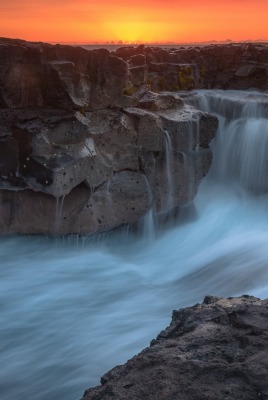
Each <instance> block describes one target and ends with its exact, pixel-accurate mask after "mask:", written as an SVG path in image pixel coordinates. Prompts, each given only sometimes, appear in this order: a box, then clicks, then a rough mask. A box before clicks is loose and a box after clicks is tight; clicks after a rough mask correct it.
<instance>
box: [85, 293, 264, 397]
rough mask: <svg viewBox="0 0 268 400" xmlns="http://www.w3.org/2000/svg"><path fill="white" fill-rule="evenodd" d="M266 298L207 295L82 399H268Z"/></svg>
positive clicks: (178, 313) (175, 314)
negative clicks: (200, 302) (201, 301)
mask: <svg viewBox="0 0 268 400" xmlns="http://www.w3.org/2000/svg"><path fill="white" fill-rule="evenodd" d="M267 348H268V300H260V299H257V298H255V297H251V296H242V297H238V298H227V299H223V298H217V297H212V296H207V297H205V299H204V302H203V303H202V304H196V305H194V306H193V307H187V308H184V309H180V310H178V311H174V312H173V315H172V321H171V324H170V326H169V327H167V328H166V329H165V330H164V331H162V332H161V333H160V334H159V335H158V336H157V338H156V339H154V340H152V342H151V344H150V347H148V348H146V349H144V350H143V351H142V352H141V353H140V354H138V355H137V356H135V357H133V358H132V359H131V360H129V361H128V362H127V363H126V364H124V365H122V366H117V367H115V368H114V369H112V370H111V371H109V372H108V373H106V374H105V375H104V376H103V377H102V378H101V384H102V386H98V387H96V388H94V389H89V390H87V391H86V392H85V394H84V397H83V400H100V399H101V400H111V399H116V400H140V399H146V400H149V399H157V400H166V399H170V400H188V399H189V400H192V399H195V400H204V399H206V400H238V399H239V400H256V399H262V400H265V399H268V380H267V376H268V352H267Z"/></svg>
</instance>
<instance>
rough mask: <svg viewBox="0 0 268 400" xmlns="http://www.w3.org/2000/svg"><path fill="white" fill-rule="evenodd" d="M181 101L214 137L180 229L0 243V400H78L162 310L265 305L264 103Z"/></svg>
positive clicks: (166, 315) (158, 321)
mask: <svg viewBox="0 0 268 400" xmlns="http://www.w3.org/2000/svg"><path fill="white" fill-rule="evenodd" d="M191 98H192V100H191V101H193V102H194V103H195V105H196V106H198V107H199V108H200V109H202V110H207V111H210V112H214V113H217V114H218V115H219V118H220V128H219V131H218V136H217V138H216V140H215V141H214V143H213V144H212V147H213V152H214V161H213V165H212V168H211V171H210V173H209V175H208V176H207V177H206V178H205V179H204V180H203V182H202V184H201V186H200V189H199V192H198V195H197V196H196V199H195V206H196V215H195V217H194V218H192V219H191V221H190V222H188V223H182V224H179V225H177V226H176V227H173V228H172V229H169V230H167V231H161V234H158V235H157V236H156V238H155V239H154V240H151V241H149V242H148V241H146V240H144V237H143V236H142V235H140V236H139V235H137V234H136V233H135V234H134V233H131V232H130V233H129V235H128V238H126V237H125V236H124V235H122V233H121V232H120V231H116V232H114V233H106V234H105V235H102V236H98V237H93V238H83V240H82V239H79V238H77V237H68V238H65V240H64V241H60V240H59V239H58V240H52V239H48V238H37V237H35V238H32V237H31V238H29V237H11V238H2V239H1V241H0V254H1V269H0V275H1V287H0V305H1V326H0V348H1V355H0V357H1V362H2V368H1V369H0V392H1V400H11V399H14V398H20V397H24V398H28V399H34V400H45V399H46V400H47V399H54V398H55V399H56V398H57V399H58V400H63V399H64V400H75V399H78V398H81V397H82V394H83V391H84V390H85V389H86V388H87V387H89V386H92V385H96V384H98V383H99V378H100V376H101V375H102V374H103V373H104V372H106V371H107V370H108V369H110V368H112V367H113V366H115V365H116V364H119V363H123V362H125V361H126V360H127V359H128V358H130V357H131V356H133V355H134V354H135V353H137V352H138V351H140V350H141V349H142V348H144V347H145V346H147V345H148V343H149V341H150V340H151V339H152V338H153V337H154V336H155V335H156V334H157V333H159V331H160V330H161V329H163V328H164V327H165V326H166V325H167V324H168V323H169V321H170V316H171V312H172V310H173V309H174V308H180V307H184V306H187V305H192V304H194V303H196V302H198V301H199V302H200V301H202V298H203V297H204V296H205V295H206V294H213V295H216V296H234V295H240V294H243V293H248V294H253V295H256V296H260V297H267V296H268V267H267V265H268V248H267V243H268V217H267V216H268V195H267V191H268V190H267V187H266V184H267V182H268V179H267V177H266V174H267V152H266V148H267V137H268V132H267V125H268V116H267V104H268V96H267V94H260V93H254V92H250V93H246V92H221V91H204V92H197V93H196V94H193V95H192V96H191ZM186 101H187V100H186ZM189 101H190V100H189ZM174 184H175V183H174ZM108 194H109V190H108ZM150 229H151V228H150ZM14 249H16V251H15V250H14Z"/></svg>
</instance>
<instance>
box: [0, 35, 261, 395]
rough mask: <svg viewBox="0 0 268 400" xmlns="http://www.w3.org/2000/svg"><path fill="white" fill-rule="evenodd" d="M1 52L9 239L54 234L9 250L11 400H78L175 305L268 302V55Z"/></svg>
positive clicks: (5, 255) (4, 219) (3, 333)
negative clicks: (213, 300)
mask: <svg viewBox="0 0 268 400" xmlns="http://www.w3.org/2000/svg"><path fill="white" fill-rule="evenodd" d="M1 43H2V46H3V47H1V51H2V52H3V53H2V54H4V55H3V57H1V60H2V61H1V63H2V64H1V68H2V71H4V72H2V73H1V74H0V77H1V86H0V88H1V93H0V103H1V150H0V151H1V192H0V199H1V206H0V221H1V233H2V234H5V235H7V234H8V235H10V234H14V233H24V234H25V233H27V234H33V233H35V234H36V233H38V234H40V233H42V234H44V235H49V236H43V237H40V236H32V235H31V236H16V235H11V236H8V235H7V236H2V238H1V241H0V249H1V260H2V261H1V265H2V268H1V282H2V284H1V285H2V289H1V293H0V301H1V304H2V305H3V311H2V328H1V329H0V343H1V345H2V346H3V347H2V349H1V360H2V362H3V364H4V365H5V368H4V369H2V370H1V373H0V374H1V377H0V381H1V396H2V397H1V398H2V399H3V400H11V398H14V397H19V396H24V397H28V398H34V399H37V400H43V399H45V398H46V399H47V398H58V399H62V400H63V399H65V400H71V399H72V400H73V399H78V398H81V397H82V394H83V391H84V390H85V388H86V387H88V386H95V385H97V384H98V383H99V379H100V376H101V375H103V374H104V372H106V371H107V370H108V369H110V368H112V367H113V366H115V365H118V364H122V363H124V362H126V360H127V359H128V358H129V357H131V356H133V355H134V354H136V353H137V352H139V351H140V350H141V349H142V348H143V347H145V346H146V345H148V344H149V342H150V340H152V339H153V338H154V337H156V335H157V334H158V333H159V332H160V331H161V330H162V329H163V328H164V327H165V326H167V325H168V324H169V316H170V315H171V310H172V309H174V308H176V309H177V308H181V307H185V306H189V305H192V304H194V303H197V302H201V301H202V299H203V298H204V296H205V295H206V294H208V293H212V294H215V295H217V296H224V297H226V296H238V295H242V294H244V293H247V294H251V295H254V296H258V297H261V298H265V297H266V298H267V297H268V295H267V293H268V270H267V262H268V252H267V239H268V233H267V232H268V230H267V228H268V222H267V218H266V215H267V207H268V205H267V204H268V202H267V200H268V199H267V190H268V187H267V182H268V179H267V174H268V157H267V154H268V153H267V151H266V150H267V146H268V122H267V118H268V95H267V70H268V56H267V54H268V53H267V47H266V46H265V45H253V44H249V45H237V46H236V45H233V46H231V45H230V46H222V48H221V46H212V47H210V46H208V48H206V47H205V48H204V49H202V48H200V49H195V48H192V49H174V51H171V52H170V51H169V52H167V51H164V50H163V49H158V50H157V49H151V50H150V49H146V48H144V47H140V48H137V49H133V48H125V49H122V48H120V49H118V50H117V52H116V54H114V55H113V54H111V55H110V54H109V53H108V52H107V51H106V50H98V51H95V52H93V53H92V54H91V53H90V52H87V51H86V50H83V49H78V48H74V49H73V48H69V47H68V46H66V47H65V46H50V45H43V44H27V43H25V42H23V43H20V42H17V41H15V42H13V43H12V44H11V43H10V41H9V40H4V39H2V41H1ZM12 46H14V48H13V47H12ZM88 54H90V56H89V55H88ZM63 55H64V58H63ZM88 57H89V58H90V62H89V61H88ZM25 60H27V62H26V61H25ZM40 60H41V61H40ZM44 60H45V61H44ZM83 60H84V61H83ZM85 60H86V61H85ZM100 60H101V61H100ZM200 60H202V64H200V65H199V63H200ZM189 64H190V65H189ZM89 65H90V68H91V70H90V71H91V74H88V73H87V74H86V73H85V72H86V71H88V70H87V68H88V66H89ZM11 66H12V68H11ZM77 66H78V67H77ZM219 66H221V67H219ZM76 67H77V68H78V70H76ZM7 71H13V72H12V74H11V75H7ZM96 71H97V72H98V73H96ZM202 71H203V72H202ZM78 72H79V73H78ZM216 72H217V73H216ZM7 76H8V77H9V79H7ZM175 76H176V79H175ZM89 77H90V79H89ZM44 81H45V82H46V85H44ZM175 83H176V84H175ZM18 85H19V86H18ZM148 85H151V87H150V90H149V88H148ZM156 85H157V86H156ZM172 85H173V86H172ZM252 88H254V90H249V89H252ZM18 89H19V90H18ZM207 89H209V90H207ZM222 89H225V90H222ZM234 89H236V90H234ZM156 92H157V93H156ZM89 94H90V96H89ZM104 138H105V140H104ZM212 154H213V157H212ZM44 155H45V156H44ZM28 158H29V160H28ZM24 165H26V167H25V168H24ZM91 167H92V169H91ZM24 170H25V171H24ZM77 170H78V171H79V172H76V171H77ZM89 170H90V171H93V173H90V174H89V173H88V171H89ZM208 171H209V172H208ZM64 173H65V175H64ZM204 175H206V177H204ZM203 177H204V179H202V178H203ZM70 179H73V180H72V181H70ZM201 179H202V182H201V184H200V185H199V183H200V181H201ZM46 181H48V184H47V183H46ZM138 182H139V183H138ZM64 185H66V186H64ZM198 186H199V189H198ZM196 193H197V194H196ZM90 204H92V207H90ZM87 206H89V207H87ZM126 207H127V208H128V209H127V210H126ZM90 208H93V211H92V210H90ZM133 208H134V210H133ZM69 216H70V219H69ZM170 216H171V217H170ZM65 217H66V220H65V219H64V218H65ZM67 218H68V219H67ZM121 218H123V219H124V221H123V220H122V219H121ZM99 220H100V221H101V223H100V222H99ZM132 222H135V224H134V225H133V224H129V223H132ZM100 226H101V228H100ZM118 226H119V229H117V230H115V231H110V229H111V228H114V227H118ZM120 226H121V227H120ZM101 231H102V232H103V233H102V234H96V233H98V232H101ZM67 233H68V234H69V235H67V236H61V235H63V234H67ZM90 233H91V234H92V233H95V235H89V236H88V235H87V234H90ZM53 236H54V237H53ZM14 249H16V251H15V250H14ZM103 382H104V381H103ZM105 387H106V386H105V384H104V386H103V388H104V389H103V390H105ZM96 390H99V389H96ZM263 393H264V394H263V396H265V395H266V394H265V392H264V391H263ZM106 394H107V393H106ZM94 395H95V394H94V392H92V395H91V393H90V391H89V392H88V393H87V396H88V397H86V398H88V399H90V398H92V399H93V398H94V397H93V396H94ZM108 395H110V394H109V393H108ZM90 396H92V397H90ZM102 396H104V394H102ZM252 396H253V395H252ZM254 396H255V392H254ZM102 398H103V399H105V398H106V397H102ZM108 398H109V397H108ZM118 398H119V397H118ZM219 398H223V397H219ZM252 398H254V397H252ZM263 398H264V399H265V397H263Z"/></svg>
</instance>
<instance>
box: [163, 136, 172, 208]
mask: <svg viewBox="0 0 268 400" xmlns="http://www.w3.org/2000/svg"><path fill="white" fill-rule="evenodd" d="M165 158H166V176H167V188H166V207H165V208H166V210H171V209H172V208H173V206H174V200H173V197H174V178H173V174H172V171H173V168H174V161H173V148H172V141H171V138H170V135H169V133H168V131H166V130H165Z"/></svg>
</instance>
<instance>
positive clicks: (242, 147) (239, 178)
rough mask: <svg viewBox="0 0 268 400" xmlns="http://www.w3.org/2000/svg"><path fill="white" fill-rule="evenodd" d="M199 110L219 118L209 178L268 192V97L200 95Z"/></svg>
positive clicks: (239, 93) (231, 94) (250, 190)
mask: <svg viewBox="0 0 268 400" xmlns="http://www.w3.org/2000/svg"><path fill="white" fill-rule="evenodd" d="M196 99H197V105H198V107H199V108H200V109H201V110H203V111H207V112H212V113H215V114H216V115H217V116H218V118H219V128H218V132H217V137H216V139H215V141H214V143H213V145H212V148H213V153H214V161H213V165H212V169H211V173H210V175H211V176H212V177H214V179H215V180H218V181H220V182H222V183H223V184H226V185H233V186H236V187H239V188H242V189H244V190H246V191H247V192H251V193H255V194H259V193H264V192H266V191H267V190H268V121H267V118H268V95H266V94H260V93H256V92H240V91H230V92H229V91H228V92H224V91H215V92H214V91H200V92H198V93H197V95H196Z"/></svg>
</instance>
